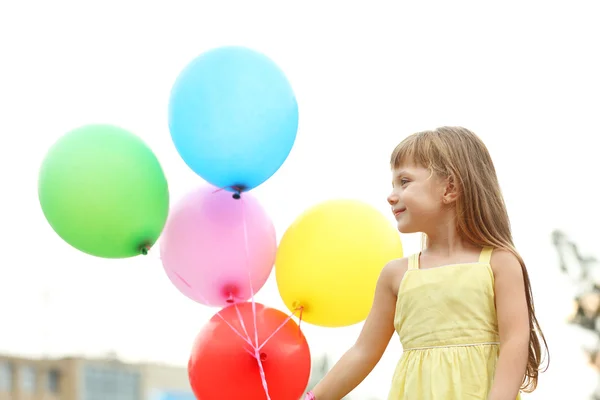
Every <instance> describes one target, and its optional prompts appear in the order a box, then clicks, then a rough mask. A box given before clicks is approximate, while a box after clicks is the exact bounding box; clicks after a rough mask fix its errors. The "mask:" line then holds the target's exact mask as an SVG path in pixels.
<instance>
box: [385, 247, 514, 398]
mask: <svg viewBox="0 0 600 400" xmlns="http://www.w3.org/2000/svg"><path fill="white" fill-rule="evenodd" d="M492 251H493V249H492V248H484V249H483V250H482V252H481V255H480V257H479V262H473V263H461V264H452V265H445V266H442V267H434V268H428V269H419V254H414V255H412V256H411V257H410V258H409V260H408V270H407V271H406V273H405V275H404V278H403V279H402V282H401V283H400V288H399V290H398V300H397V303H396V315H395V318H394V326H395V328H396V332H398V336H399V337H400V341H401V343H402V347H403V350H404V353H403V354H402V357H401V359H400V361H399V362H398V366H397V367H396V371H395V372H394V377H393V379H392V387H391V390H390V392H389V397H388V400H486V399H487V396H488V393H489V391H490V388H491V385H492V380H493V378H494V372H495V369H496V361H497V360H498V352H499V344H500V343H499V335H498V321H497V318H496V307H495V304H494V275H493V273H492V269H491V266H490V258H491V254H492ZM518 399H520V396H517V400H518Z"/></svg>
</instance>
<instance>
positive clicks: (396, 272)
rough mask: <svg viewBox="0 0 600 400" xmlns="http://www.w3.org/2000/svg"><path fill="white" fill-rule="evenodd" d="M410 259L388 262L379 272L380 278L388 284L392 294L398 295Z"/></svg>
mask: <svg viewBox="0 0 600 400" xmlns="http://www.w3.org/2000/svg"><path fill="white" fill-rule="evenodd" d="M409 258H410V257H404V258H398V259H395V260H392V261H390V262H388V263H387V264H386V265H385V267H383V269H382V270H381V278H380V279H382V280H385V281H387V282H388V283H389V285H390V288H391V290H392V292H394V293H398V289H399V288H400V282H402V278H404V274H405V273H406V271H407V270H408V260H409Z"/></svg>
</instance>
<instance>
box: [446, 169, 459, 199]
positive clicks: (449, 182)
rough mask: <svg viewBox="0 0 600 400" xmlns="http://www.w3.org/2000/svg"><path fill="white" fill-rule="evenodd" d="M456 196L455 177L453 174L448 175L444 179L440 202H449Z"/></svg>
mask: <svg viewBox="0 0 600 400" xmlns="http://www.w3.org/2000/svg"><path fill="white" fill-rule="evenodd" d="M457 198H458V186H457V185H456V179H454V175H450V176H449V177H448V178H447V179H446V190H445V191H444V195H443V196H442V202H443V203H444V204H450V203H453V202H455V201H456V199H457Z"/></svg>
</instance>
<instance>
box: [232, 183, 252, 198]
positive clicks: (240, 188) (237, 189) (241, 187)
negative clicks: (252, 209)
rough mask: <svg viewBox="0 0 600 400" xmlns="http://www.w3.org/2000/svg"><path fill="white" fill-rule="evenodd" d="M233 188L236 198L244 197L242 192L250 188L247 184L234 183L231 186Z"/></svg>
mask: <svg viewBox="0 0 600 400" xmlns="http://www.w3.org/2000/svg"><path fill="white" fill-rule="evenodd" d="M231 189H233V191H234V193H233V196H231V197H233V198H234V199H236V200H239V199H241V198H242V192H244V191H246V190H247V189H248V188H247V186H246V185H233V186H231Z"/></svg>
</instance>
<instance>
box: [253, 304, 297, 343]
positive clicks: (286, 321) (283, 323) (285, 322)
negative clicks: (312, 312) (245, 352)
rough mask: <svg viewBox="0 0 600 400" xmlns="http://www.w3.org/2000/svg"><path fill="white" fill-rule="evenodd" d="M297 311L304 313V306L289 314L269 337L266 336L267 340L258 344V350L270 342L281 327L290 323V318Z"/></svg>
mask: <svg viewBox="0 0 600 400" xmlns="http://www.w3.org/2000/svg"><path fill="white" fill-rule="evenodd" d="M296 311H300V315H302V307H299V308H296V310H294V312H293V313H291V314H290V315H289V316H288V317H287V318H286V319H285V321H283V322H282V323H281V325H279V327H277V329H275V331H274V332H273V333H271V335H270V336H269V337H268V338H266V339H265V341H264V342H263V343H262V344H261V345H260V346H258V350H260V349H262V348H263V347H264V346H265V344H267V342H268V341H269V340H271V338H272V337H273V336H275V335H276V334H277V332H279V331H280V330H281V329H282V328H283V327H284V326H285V324H287V323H288V321H289V320H290V319H292V317H293V316H294V314H296Z"/></svg>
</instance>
